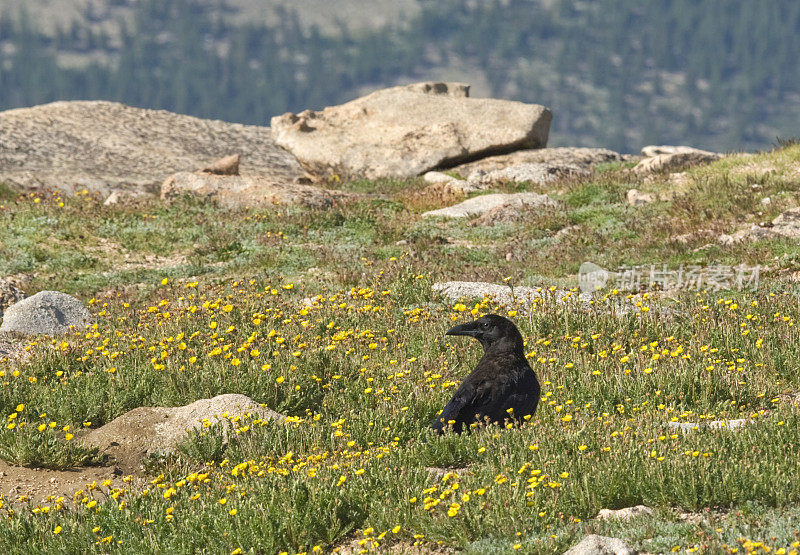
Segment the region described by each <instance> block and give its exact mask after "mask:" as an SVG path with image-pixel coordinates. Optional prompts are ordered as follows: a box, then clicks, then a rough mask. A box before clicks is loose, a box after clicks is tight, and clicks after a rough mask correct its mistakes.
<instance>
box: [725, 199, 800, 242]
mask: <svg viewBox="0 0 800 555" xmlns="http://www.w3.org/2000/svg"><path fill="white" fill-rule="evenodd" d="M778 238H784V239H794V240H797V239H800V207H796V208H791V209H789V210H787V211H786V212H784V213H782V214H780V215H779V216H778V217H777V218H775V219H774V220H772V221H771V222H768V223H767V224H766V225H752V226H751V227H750V228H748V229H741V230H739V231H737V232H736V233H733V234H731V235H727V234H723V235H720V236H719V237H718V238H717V241H718V242H719V243H720V244H721V245H733V244H736V243H742V242H747V241H757V240H759V239H778Z"/></svg>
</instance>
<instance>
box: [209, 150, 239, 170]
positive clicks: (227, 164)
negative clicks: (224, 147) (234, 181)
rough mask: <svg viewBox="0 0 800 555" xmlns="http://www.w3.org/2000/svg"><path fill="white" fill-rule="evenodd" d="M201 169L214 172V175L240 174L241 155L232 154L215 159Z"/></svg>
mask: <svg viewBox="0 0 800 555" xmlns="http://www.w3.org/2000/svg"><path fill="white" fill-rule="evenodd" d="M200 171H201V172H205V173H213V174H214V175H239V155H238V154H231V155H230V156H225V157H224V158H220V159H219V160H214V161H213V162H211V163H210V164H209V165H208V166H206V167H205V168H203V169H202V170H200Z"/></svg>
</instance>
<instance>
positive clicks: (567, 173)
mask: <svg viewBox="0 0 800 555" xmlns="http://www.w3.org/2000/svg"><path fill="white" fill-rule="evenodd" d="M587 175H590V172H589V170H587V169H586V168H583V167H581V166H576V165H574V164H545V163H541V162H527V163H523V164H517V165H514V166H509V167H506V168H502V169H497V170H492V171H488V172H487V171H485V170H475V171H473V172H472V173H471V174H469V177H468V178H467V180H468V181H469V182H471V183H478V184H481V185H487V184H491V183H502V182H508V181H511V182H514V183H522V182H525V181H528V182H531V183H538V184H544V183H549V182H550V181H555V180H557V179H561V178H564V177H585V176H587Z"/></svg>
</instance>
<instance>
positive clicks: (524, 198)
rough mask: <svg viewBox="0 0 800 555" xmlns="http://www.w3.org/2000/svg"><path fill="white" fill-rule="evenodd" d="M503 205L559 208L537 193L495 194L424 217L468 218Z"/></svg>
mask: <svg viewBox="0 0 800 555" xmlns="http://www.w3.org/2000/svg"><path fill="white" fill-rule="evenodd" d="M503 205H516V206H525V207H529V208H538V207H543V206H549V207H555V206H557V204H556V202H555V201H554V200H553V199H551V198H550V197H549V196H547V195H539V194H537V193H511V194H504V193H495V194H491V195H481V196H477V197H473V198H471V199H467V200H465V201H464V202H461V203H459V204H456V205H454V206H448V207H446V208H439V209H438V210H431V211H429V212H425V213H424V214H423V215H422V217H423V218H430V217H445V218H466V217H468V216H479V215H481V214H484V213H485V212H488V211H489V210H491V209H492V208H496V207H498V206H503Z"/></svg>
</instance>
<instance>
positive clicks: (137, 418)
mask: <svg viewBox="0 0 800 555" xmlns="http://www.w3.org/2000/svg"><path fill="white" fill-rule="evenodd" d="M247 414H250V415H252V417H253V418H260V419H262V420H278V421H280V420H282V419H283V418H284V417H283V415H281V414H278V413H277V412H274V411H272V410H270V409H267V408H264V407H262V406H261V405H259V404H258V403H256V402H255V401H253V400H252V399H251V398H250V397H247V396H246V395H239V394H234V393H229V394H225V395H218V396H216V397H213V398H211V399H200V400H199V401H195V402H194V403H191V404H189V405H185V406H182V407H139V408H136V409H133V410H132V411H129V412H127V413H125V414H123V415H122V416H119V417H117V418H115V419H114V420H112V421H111V422H109V423H108V424H106V425H104V426H101V427H100V428H97V429H96V430H92V431H91V432H89V433H88V434H87V435H86V436H85V437H84V438H83V442H84V443H85V444H86V445H88V446H90V447H97V448H98V449H100V451H101V452H103V453H106V454H109V455H111V456H113V457H114V458H115V459H116V463H117V465H118V466H119V467H120V468H121V469H122V470H123V471H124V472H126V473H130V472H135V471H136V470H138V467H139V464H140V462H141V460H142V459H143V458H144V457H146V456H148V455H162V454H167V453H171V452H174V451H175V449H176V448H177V447H178V445H180V444H181V443H182V442H184V441H185V440H186V439H187V438H188V435H189V431H190V430H197V429H200V428H202V427H204V426H205V425H206V423H207V424H208V425H214V424H216V423H218V422H221V423H222V425H223V431H224V432H226V433H227V429H228V428H229V427H230V426H231V419H235V418H241V417H242V416H245V415H247Z"/></svg>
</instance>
